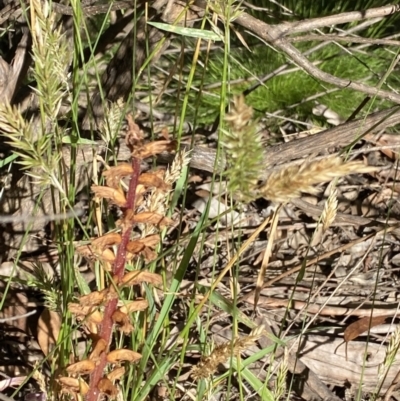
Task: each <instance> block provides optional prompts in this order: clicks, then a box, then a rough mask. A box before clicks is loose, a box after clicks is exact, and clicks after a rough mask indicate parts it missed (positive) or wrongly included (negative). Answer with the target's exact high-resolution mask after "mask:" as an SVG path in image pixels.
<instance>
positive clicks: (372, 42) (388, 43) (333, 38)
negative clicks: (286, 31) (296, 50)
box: [287, 34, 400, 46]
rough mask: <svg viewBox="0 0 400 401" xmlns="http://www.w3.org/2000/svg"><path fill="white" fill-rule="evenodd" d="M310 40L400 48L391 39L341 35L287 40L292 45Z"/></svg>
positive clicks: (399, 42) (395, 41) (299, 37)
mask: <svg viewBox="0 0 400 401" xmlns="http://www.w3.org/2000/svg"><path fill="white" fill-rule="evenodd" d="M309 40H318V41H323V42H335V41H336V42H352V43H366V44H368V45H386V46H400V41H399V40H390V39H372V38H360V37H356V36H340V35H313V34H310V35H302V36H296V37H293V38H287V41H288V42H290V43H297V42H304V41H309Z"/></svg>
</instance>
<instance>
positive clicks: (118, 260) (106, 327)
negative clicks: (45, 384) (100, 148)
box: [86, 157, 140, 401]
mask: <svg viewBox="0 0 400 401" xmlns="http://www.w3.org/2000/svg"><path fill="white" fill-rule="evenodd" d="M132 168H133V173H132V176H131V181H130V183H129V189H128V193H127V197H126V199H127V200H126V207H125V208H124V210H123V212H124V214H125V215H126V213H127V212H128V211H129V210H132V211H134V210H135V203H136V189H137V186H138V184H139V176H140V160H139V159H137V158H136V157H134V158H133V159H132ZM133 226H134V223H133V221H125V222H124V231H123V232H122V239H121V243H120V244H119V246H118V251H117V255H116V257H115V261H114V263H113V269H112V270H113V274H114V278H115V279H116V280H117V281H119V280H120V279H121V278H122V277H123V275H124V272H125V264H126V252H127V251H126V248H127V245H128V243H129V240H130V238H131V232H132V229H133ZM117 304H118V299H116V298H115V299H110V300H109V301H108V302H107V304H106V305H105V308H104V318H103V322H102V324H101V328H100V333H99V334H100V338H103V339H104V340H105V341H106V343H107V344H110V343H111V337H112V330H113V326H114V322H113V319H112V315H113V314H114V312H115V311H116V309H117ZM106 365H107V358H106V353H104V352H103V353H102V354H101V356H100V361H99V363H98V364H97V366H96V368H95V370H94V371H93V372H92V373H91V375H90V383H89V392H88V393H87V395H86V400H87V401H98V399H99V396H100V391H99V389H98V387H97V385H98V383H99V380H100V379H101V378H102V377H103V373H104V369H105V367H106Z"/></svg>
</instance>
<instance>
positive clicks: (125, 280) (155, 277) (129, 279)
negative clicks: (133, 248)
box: [121, 270, 162, 285]
mask: <svg viewBox="0 0 400 401" xmlns="http://www.w3.org/2000/svg"><path fill="white" fill-rule="evenodd" d="M143 282H145V283H150V284H153V285H161V284H162V277H161V276H160V275H159V274H156V273H150V272H148V271H144V270H140V271H139V270H135V271H132V272H129V273H127V274H125V276H124V277H122V280H121V285H137V284H140V283H143Z"/></svg>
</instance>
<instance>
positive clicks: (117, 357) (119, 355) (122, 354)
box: [107, 349, 142, 363]
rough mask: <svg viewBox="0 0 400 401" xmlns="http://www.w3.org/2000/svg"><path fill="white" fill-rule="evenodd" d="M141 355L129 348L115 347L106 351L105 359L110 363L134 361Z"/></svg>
mask: <svg viewBox="0 0 400 401" xmlns="http://www.w3.org/2000/svg"><path fill="white" fill-rule="evenodd" d="M141 357H142V355H140V354H138V353H137V352H135V351H132V350H130V349H116V350H115V351H111V352H109V353H108V355H107V361H108V362H110V363H119V362H125V361H126V362H135V361H137V360H139V359H140V358H141Z"/></svg>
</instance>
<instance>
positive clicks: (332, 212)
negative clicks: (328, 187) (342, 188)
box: [321, 189, 338, 232]
mask: <svg viewBox="0 0 400 401" xmlns="http://www.w3.org/2000/svg"><path fill="white" fill-rule="evenodd" d="M337 207H338V200H337V190H336V189H335V190H334V191H333V192H332V193H331V194H330V195H329V198H328V199H327V200H326V202H325V205H324V210H323V211H322V215H321V221H322V231H323V232H325V231H326V230H327V229H328V228H329V227H330V226H331V224H332V223H333V222H334V221H335V218H336V213H337Z"/></svg>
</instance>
